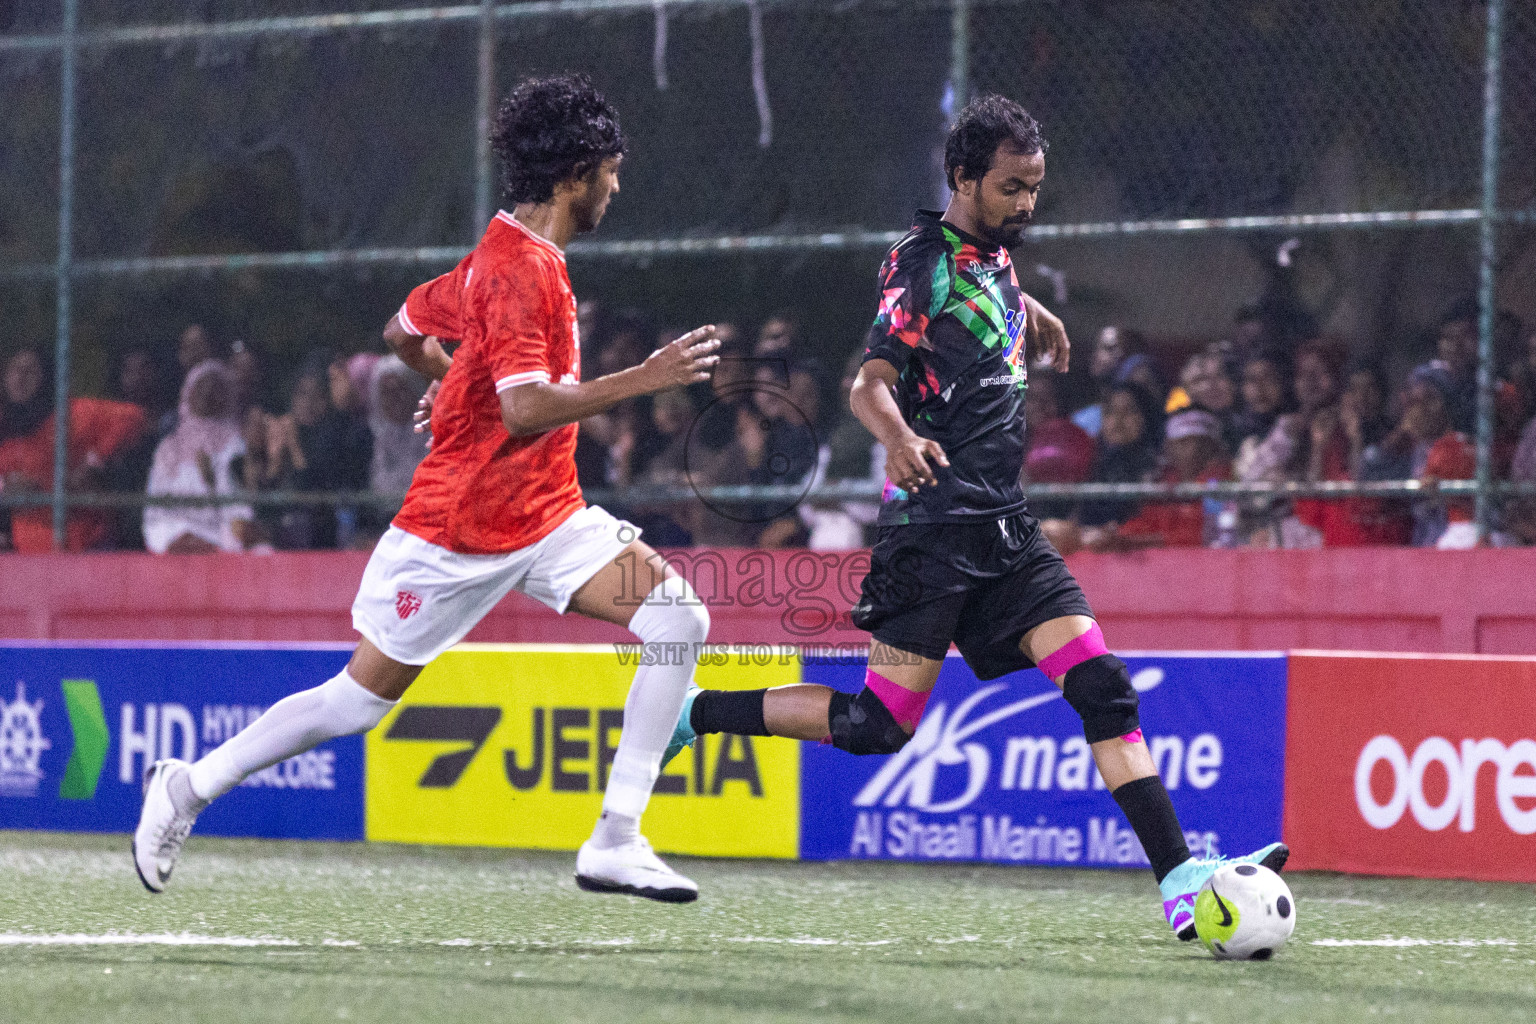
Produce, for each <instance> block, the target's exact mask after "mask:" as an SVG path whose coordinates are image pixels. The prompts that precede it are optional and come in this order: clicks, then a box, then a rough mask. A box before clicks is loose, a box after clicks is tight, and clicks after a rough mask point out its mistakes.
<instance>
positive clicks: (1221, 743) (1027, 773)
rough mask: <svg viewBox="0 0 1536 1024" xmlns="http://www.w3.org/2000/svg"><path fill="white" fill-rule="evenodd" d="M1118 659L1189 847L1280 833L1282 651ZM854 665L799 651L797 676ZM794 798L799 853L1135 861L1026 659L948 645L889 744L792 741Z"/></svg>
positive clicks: (835, 680)
mask: <svg viewBox="0 0 1536 1024" xmlns="http://www.w3.org/2000/svg"><path fill="white" fill-rule="evenodd" d="M1125 661H1126V664H1127V665H1128V666H1129V667H1130V670H1131V676H1132V680H1133V682H1134V684H1135V686H1136V689H1137V690H1138V691H1139V692H1140V695H1141V722H1142V731H1143V733H1144V734H1145V736H1146V740H1147V743H1148V745H1149V746H1150V748H1151V751H1152V754H1153V757H1154V758H1155V759H1156V761H1157V766H1158V770H1159V772H1160V773H1161V775H1162V777H1163V780H1164V782H1165V784H1166V785H1167V787H1168V792H1169V794H1170V795H1171V797H1172V798H1173V805H1174V807H1175V809H1176V810H1177V811H1178V814H1179V820H1180V822H1181V823H1182V824H1183V826H1184V828H1185V833H1186V839H1187V840H1188V842H1189V846H1190V850H1191V851H1192V852H1193V853H1195V854H1197V855H1200V854H1206V853H1210V854H1216V853H1225V854H1241V853H1247V852H1248V851H1250V850H1252V849H1254V848H1256V847H1259V846H1262V845H1263V844H1265V843H1269V842H1273V841H1275V840H1276V839H1278V838H1280V811H1281V794H1282V792H1283V788H1284V786H1283V784H1284V778H1283V765H1284V754H1285V685H1286V658H1285V656H1284V655H1283V654H1196V655H1185V654H1147V655H1142V656H1125ZM864 667H865V666H864V661H863V659H862V658H860V659H846V658H839V657H830V658H829V657H823V658H807V660H806V663H805V668H804V679H805V681H806V682H808V683H823V684H825V685H828V686H834V687H836V688H838V689H841V690H848V691H853V690H857V689H858V688H859V687H860V686H862V685H863V680H864ZM800 807H801V829H800V837H801V838H800V855H801V856H802V857H803V858H806V859H809V860H831V859H849V858H882V859H891V860H970V861H995V862H1002V863H1016V864H1036V865H1046V864H1050V865H1061V866H1071V867H1134V866H1140V865H1145V864H1146V863H1147V859H1146V854H1145V853H1144V852H1143V851H1142V849H1141V844H1140V843H1139V842H1137V840H1136V837H1135V835H1134V834H1133V833H1132V832H1131V831H1130V828H1129V827H1128V826H1127V824H1126V822H1125V818H1124V816H1123V815H1122V814H1121V813H1120V809H1119V807H1118V806H1116V804H1115V801H1114V799H1113V798H1112V797H1111V796H1110V794H1109V792H1108V790H1106V789H1105V788H1104V782H1103V780H1102V779H1101V778H1100V777H1099V773H1098V769H1097V768H1095V767H1094V764H1093V757H1092V752H1091V751H1090V750H1089V748H1088V744H1087V743H1086V741H1084V739H1083V734H1082V724H1081V721H1080V720H1079V718H1078V716H1077V713H1076V712H1074V711H1073V710H1072V708H1071V707H1070V706H1069V705H1068V704H1067V702H1066V701H1065V700H1063V699H1062V697H1061V693H1060V691H1059V690H1058V689H1057V688H1056V687H1055V686H1054V685H1053V684H1052V683H1051V682H1050V680H1048V679H1046V678H1045V676H1044V675H1042V674H1041V673H1040V672H1039V671H1038V670H1036V669H1031V670H1029V671H1027V672H1018V673H1015V674H1013V675H1009V676H1006V677H1004V678H1002V679H996V680H993V681H991V682H988V683H982V682H980V681H978V680H977V679H976V677H975V675H973V674H972V673H971V671H970V669H969V668H967V667H966V665H965V662H964V661H962V660H961V659H960V658H958V657H950V658H949V659H948V660H947V661H946V662H945V664H944V668H943V670H942V671H941V672H940V674H939V681H938V685H937V686H936V687H935V688H934V692H933V695H932V697H931V698H930V700H929V703H928V708H927V712H926V713H925V714H924V716H923V720H922V722H921V723H920V725H919V726H918V730H917V732H916V733H915V734H914V736H913V738H912V741H911V742H910V743H908V744H907V746H906V747H904V748H903V749H902V750H901V751H900V752H899V753H897V754H892V755H890V756H888V757H853V756H851V755H849V754H846V753H844V752H843V751H841V750H837V749H836V748H834V747H831V746H823V745H821V744H817V743H806V744H805V745H804V747H803V750H802V752H801V799H800Z"/></svg>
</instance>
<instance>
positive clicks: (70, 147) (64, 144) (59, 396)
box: [53, 0, 80, 551]
mask: <svg viewBox="0 0 1536 1024" xmlns="http://www.w3.org/2000/svg"><path fill="white" fill-rule="evenodd" d="M79 6H80V5H79V0H64V13H63V18H64V23H63V31H62V37H63V40H62V46H61V47H60V50H59V250H58V261H57V265H56V267H55V276H54V280H55V285H54V287H55V289H56V291H55V293H54V307H55V317H56V319H55V322H54V337H53V364H54V385H53V548H54V550H55V551H63V550H64V549H65V546H66V545H67V543H68V533H67V530H66V529H65V526H66V514H67V512H68V508H67V506H66V505H65V494H64V487H65V484H66V483H67V479H68V476H69V463H68V460H69V348H70V345H69V322H70V299H71V297H72V296H71V294H70V258H71V256H72V248H73V246H72V241H73V240H72V238H71V231H70V225H71V222H72V221H73V219H74V212H75V210H74V208H75V27H76V25H77V23H78V18H79Z"/></svg>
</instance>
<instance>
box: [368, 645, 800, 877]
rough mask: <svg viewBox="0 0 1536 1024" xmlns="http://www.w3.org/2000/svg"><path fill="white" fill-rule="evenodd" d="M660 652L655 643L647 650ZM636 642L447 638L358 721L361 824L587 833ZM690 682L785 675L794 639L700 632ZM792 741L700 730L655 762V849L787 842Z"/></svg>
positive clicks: (529, 839) (504, 838) (794, 775)
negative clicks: (379, 715) (364, 740)
mask: <svg viewBox="0 0 1536 1024" xmlns="http://www.w3.org/2000/svg"><path fill="white" fill-rule="evenodd" d="M653 653H660V654H663V655H664V654H666V653H667V652H665V651H661V652H653ZM639 657H641V654H640V652H639V649H638V646H637V647H636V648H634V649H623V648H620V649H618V650H616V649H615V648H614V647H598V646H589V647H581V646H573V647H553V646H552V647H539V646H537V645H520V646H517V647H505V646H498V645H494V644H461V645H460V646H458V647H456V648H454V649H453V650H451V651H449V652H448V653H447V654H444V655H443V656H442V657H440V658H438V659H437V660H436V661H434V662H433V663H432V664H431V665H430V666H428V667H427V669H426V671H424V672H423V673H422V674H421V676H420V678H418V680H417V681H416V683H415V684H414V685H413V686H412V687H411V689H410V691H409V692H408V693H407V694H406V696H405V698H404V699H403V700H402V701H401V702H400V707H399V708H397V709H396V710H394V711H392V712H390V714H389V716H388V717H387V718H385V719H384V721H383V722H382V723H381V724H380V726H379V728H377V729H375V730H374V731H373V732H371V733H369V734H368V747H367V751H368V815H367V834H368V838H369V839H376V840H386V841H390V842H409V843H447V844H454V845H473V846H512V847H521V848H526V849H547V850H574V849H576V848H577V847H578V846H580V845H581V843H582V842H583V841H584V840H585V839H586V838H587V836H588V835H590V834H591V832H592V825H593V822H595V821H596V820H597V816H598V813H599V811H600V810H601V809H602V801H603V788H604V786H605V784H606V782H607V776H608V769H609V766H610V765H611V764H612V761H613V755H614V752H615V751H616V750H617V747H618V736H619V729H620V726H621V725H622V723H623V720H624V698H625V696H626V695H627V694H628V692H629V686H630V682H631V681H632V680H633V678H634V675H635V669H636V666H637V662H636V659H638V658H639ZM696 678H697V680H698V682H699V684H700V685H701V686H705V687H713V688H720V689H757V688H761V687H768V686H782V685H784V684H786V683H795V682H799V681H800V659H799V655H798V654H797V653H796V652H795V650H794V648H787V647H777V646H762V647H725V646H720V647H714V648H712V649H711V650H710V651H708V652H706V654H705V655H704V657H703V658H702V659H701V663H700V665H699V668H698V672H697V676H696ZM799 771H800V749H799V745H798V744H796V743H793V742H790V741H787V740H780V739H765V738H763V737H752V736H706V737H703V738H702V742H701V744H700V745H699V746H698V747H697V748H695V749H691V750H684V751H683V752H682V754H680V755H679V756H678V757H677V759H676V760H674V761H673V762H672V764H671V765H669V766H668V768H667V770H666V771H665V772H663V773H662V775H661V777H660V779H659V780H658V782H657V784H656V789H655V791H654V795H653V796H652V797H651V802H650V806H649V808H648V809H647V810H646V813H645V834H646V836H647V837H648V838H649V839H650V840H651V843H652V844H653V845H654V846H655V847H656V849H657V850H659V851H662V852H672V853H691V854H705V855H714V856H730V857H794V856H795V855H796V853H797V851H798V849H799V822H800V791H799V783H800V777H799Z"/></svg>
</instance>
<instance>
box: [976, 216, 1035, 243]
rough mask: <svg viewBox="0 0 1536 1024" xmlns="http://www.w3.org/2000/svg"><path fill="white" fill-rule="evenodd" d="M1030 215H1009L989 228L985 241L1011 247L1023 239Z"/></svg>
mask: <svg viewBox="0 0 1536 1024" xmlns="http://www.w3.org/2000/svg"><path fill="white" fill-rule="evenodd" d="M1032 219H1033V218H1031V217H1022V218H1020V217H1010V218H1009V219H1008V220H1005V221H1003V222H1002V223H1001V224H999V225H997V227H995V228H989V229H988V230H987V233H986V239H987V241H989V242H991V243H992V244H993V245H996V246H998V247H999V248H1001V249H1012V248H1013V247H1014V246H1017V245H1019V244H1021V243H1022V242H1023V241H1024V232H1025V231H1027V230H1029V222H1030V221H1031V220H1032Z"/></svg>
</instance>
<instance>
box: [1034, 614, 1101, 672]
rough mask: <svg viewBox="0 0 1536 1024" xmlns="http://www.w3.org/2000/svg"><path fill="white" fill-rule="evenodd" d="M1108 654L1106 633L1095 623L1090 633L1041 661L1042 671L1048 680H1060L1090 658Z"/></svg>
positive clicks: (1070, 641) (1069, 642) (1068, 643)
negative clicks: (1105, 643)
mask: <svg viewBox="0 0 1536 1024" xmlns="http://www.w3.org/2000/svg"><path fill="white" fill-rule="evenodd" d="M1108 653H1109V648H1108V647H1105V646H1104V633H1103V631H1102V630H1100V629H1099V624H1098V623H1097V622H1095V623H1094V624H1093V625H1092V626H1091V627H1090V628H1089V630H1088V632H1086V633H1084V634H1083V635H1082V636H1080V637H1078V638H1077V639H1076V640H1069V641H1068V642H1067V643H1066V645H1065V646H1063V647H1062V648H1060V649H1059V650H1057V651H1055V652H1053V653H1051V654H1048V655H1046V656H1045V657H1044V658H1042V659H1040V661H1039V665H1040V671H1041V672H1044V673H1045V674H1046V676H1047V677H1048V678H1051V679H1060V678H1061V677H1062V676H1064V675H1066V674H1067V673H1068V672H1070V671H1071V670H1072V669H1074V668H1076V667H1077V666H1079V665H1081V664H1082V663H1083V662H1085V661H1087V660H1089V659H1090V658H1097V657H1098V656H1099V655H1101V654H1108Z"/></svg>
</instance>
